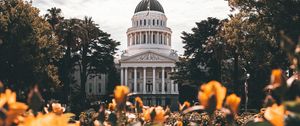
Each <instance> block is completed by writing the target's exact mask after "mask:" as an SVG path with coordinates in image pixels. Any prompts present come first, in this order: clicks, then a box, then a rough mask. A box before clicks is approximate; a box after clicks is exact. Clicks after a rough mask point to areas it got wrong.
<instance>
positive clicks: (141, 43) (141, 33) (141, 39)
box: [139, 32, 142, 44]
mask: <svg viewBox="0 0 300 126" xmlns="http://www.w3.org/2000/svg"><path fill="white" fill-rule="evenodd" d="M139 35H140V42H139V43H140V44H142V32H140V34H139Z"/></svg>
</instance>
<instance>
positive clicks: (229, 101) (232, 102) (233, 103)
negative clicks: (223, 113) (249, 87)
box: [225, 94, 241, 113]
mask: <svg viewBox="0 0 300 126" xmlns="http://www.w3.org/2000/svg"><path fill="white" fill-rule="evenodd" d="M240 102H241V98H240V97H238V96H236V94H231V95H229V96H227V98H226V101H225V104H226V105H228V106H229V107H230V109H231V111H233V113H237V110H238V108H239V105H240Z"/></svg>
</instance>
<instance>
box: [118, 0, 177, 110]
mask: <svg viewBox="0 0 300 126" xmlns="http://www.w3.org/2000/svg"><path fill="white" fill-rule="evenodd" d="M131 21H132V27H130V28H128V30H127V49H126V50H124V51H123V53H122V55H121V59H120V61H119V63H120V77H121V84H123V85H126V86H128V87H129V88H130V90H131V92H132V93H133V95H132V96H131V98H134V97H137V96H139V97H141V98H142V100H143V102H144V104H145V105H162V106H173V107H176V106H177V101H178V85H177V84H175V83H174V81H173V80H171V79H170V73H171V72H174V71H175V70H176V69H175V62H176V61H178V55H177V53H176V51H175V50H173V49H172V48H171V45H172V41H171V35H172V31H171V29H170V28H169V27H167V17H166V15H165V12H164V9H163V7H162V6H161V4H160V3H159V2H158V1H157V0H142V1H141V2H140V3H139V4H138V5H137V7H136V9H135V12H134V15H133V17H132V19H131Z"/></svg>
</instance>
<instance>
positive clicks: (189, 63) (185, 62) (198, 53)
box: [173, 18, 222, 93]
mask: <svg viewBox="0 0 300 126" xmlns="http://www.w3.org/2000/svg"><path fill="white" fill-rule="evenodd" d="M221 24H222V23H221V21H220V20H218V19H216V18H208V19H207V20H203V21H201V22H198V23H196V26H197V27H195V28H193V29H192V33H187V32H183V33H182V35H183V36H182V37H181V38H182V39H183V44H185V45H184V47H183V48H184V49H185V52H184V56H183V57H182V58H180V61H179V62H178V63H176V65H177V67H178V72H176V73H175V74H174V76H173V79H175V81H176V82H177V83H179V84H189V85H194V86H196V87H197V86H198V85H199V84H201V83H204V82H207V81H209V80H211V79H214V80H219V81H220V79H221V75H220V72H221V67H220V62H219V58H220V57H219V56H220V55H219V54H220V52H218V50H219V49H217V47H218V48H219V47H221V46H218V45H222V42H221V40H220V37H219V36H218V32H219V30H220V29H219V28H221ZM213 45H217V46H213ZM182 93H183V92H182Z"/></svg>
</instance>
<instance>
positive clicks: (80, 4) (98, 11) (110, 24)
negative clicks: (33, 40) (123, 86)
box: [33, 0, 230, 54]
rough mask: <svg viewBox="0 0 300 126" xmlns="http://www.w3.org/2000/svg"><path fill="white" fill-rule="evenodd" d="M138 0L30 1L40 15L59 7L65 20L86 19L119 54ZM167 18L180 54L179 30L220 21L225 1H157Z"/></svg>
mask: <svg viewBox="0 0 300 126" xmlns="http://www.w3.org/2000/svg"><path fill="white" fill-rule="evenodd" d="M140 1H141V0H33V6H35V7H37V8H39V9H40V10H41V14H42V15H44V14H45V13H46V10H47V9H49V8H51V7H57V8H61V9H62V12H63V16H64V17H65V18H73V17H76V18H81V19H82V18H83V17H84V16H89V17H92V18H93V19H94V21H95V22H96V23H97V24H99V26H100V28H101V29H102V30H103V31H105V32H108V33H109V34H111V37H112V38H113V39H115V40H117V41H119V42H121V46H119V49H120V50H119V51H121V50H124V49H126V46H127V44H126V43H127V42H126V41H127V38H126V31H127V28H129V27H131V17H132V16H133V14H134V10H135V7H136V6H137V5H138V3H139V2H140ZM158 1H159V2H160V3H161V4H162V6H163V8H164V11H165V14H166V16H167V17H168V27H170V28H171V29H172V31H173V34H172V44H173V45H172V48H174V49H175V50H177V51H178V52H179V53H180V54H182V53H183V52H184V50H183V48H182V47H183V44H182V39H181V38H180V36H181V33H182V31H187V32H190V31H191V28H193V27H195V22H199V21H201V20H204V19H206V18H207V17H217V18H219V19H224V18H227V17H228V14H229V13H230V11H229V10H230V9H229V7H228V4H227V1H225V0H158Z"/></svg>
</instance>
